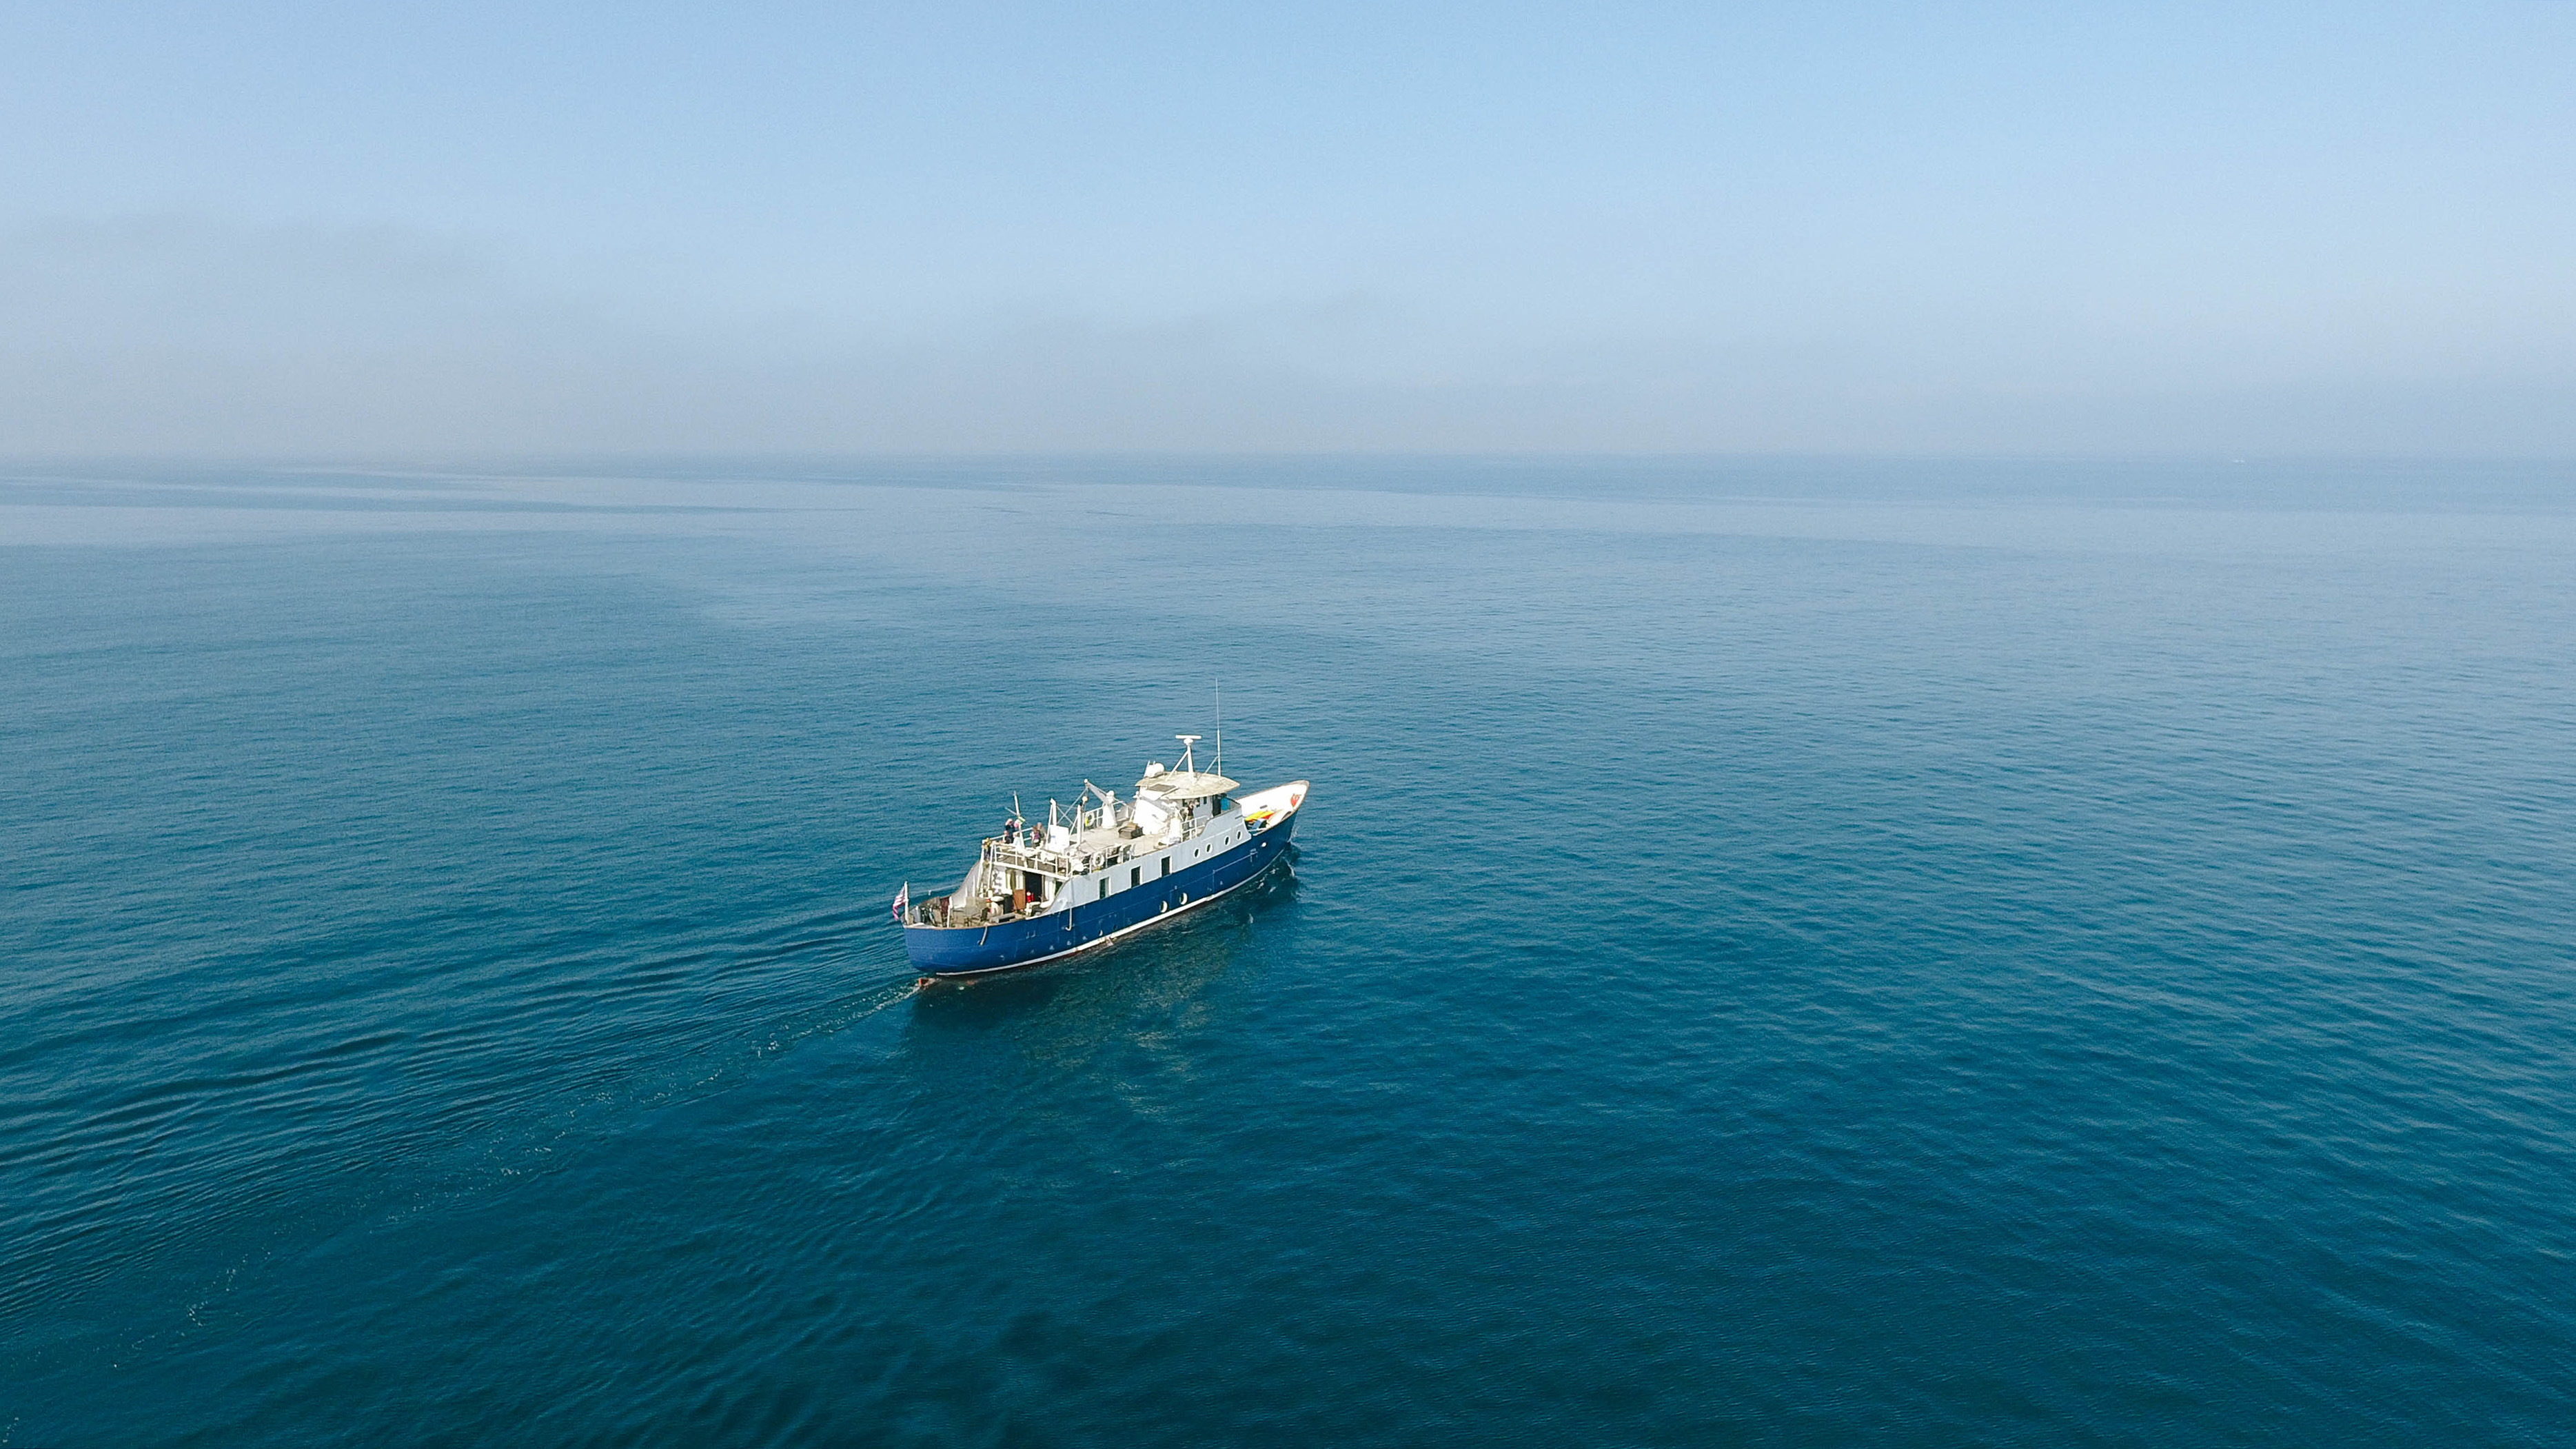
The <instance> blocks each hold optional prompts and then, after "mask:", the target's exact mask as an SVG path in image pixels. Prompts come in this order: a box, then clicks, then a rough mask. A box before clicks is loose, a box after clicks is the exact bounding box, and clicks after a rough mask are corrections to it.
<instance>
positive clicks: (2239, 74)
mask: <svg viewBox="0 0 2576 1449" xmlns="http://www.w3.org/2000/svg"><path fill="white" fill-rule="evenodd" d="M670 449H704V450H711V451H743V450H762V449H779V450H827V451H873V450H896V451H988V450H1021V449H1042V450H1056V449H1070V450H1088V449H1104V450H1160V449H1219V450H1274V449H1277V450H1309V449H1313V450H1377V449H1393V450H1441V451H1511V450H1576V451H1664V450H1692V451H1699V450H1707V451H1823V452H1839V451H1851V452H1879V453H1885V452H1931V453H1957V452H1971V453H1982V452H2002V453H2015V452H2048V453H2061V452H2062V453H2278V452H2308V453H2316V452H2325V453H2360V454H2385V453H2465V454H2487V455H2496V454H2503V455H2535V454H2536V455H2548V456H2562V457H2563V456H2576V4H2571V3H2566V0H2518V3H2502V4H2483V3H2476V0H2465V3H2452V4H2444V5H2439V6H2436V5H2430V4H2424V5H2412V6H2393V5H2373V4H2353V3H2345V4H2336V5H2323V4H2301V5H2290V4H2263V3H2259V0H2253V3H2249V0H2232V3H2227V4H2220V5H2208V6H2191V5H2183V4H2171V3H2166V4H2158V5H2154V6H2146V5H2124V6H2117V7H2112V6H2086V5H2069V4H2062V3H2061V4H2051V5H1945V6H1906V5H1897V4H1879V5H1869V6H1848V7H1838V6H1832V5H1806V6H1798V7H1794V8H1793V7H1785V6H1784V7H1766V8H1761V9H1756V8H1753V7H1741V8H1729V7H1722V6H1717V5H1672V6H1653V5H1626V6H1606V7H1605V6H1583V7H1576V6H1557V7H1528V6H1521V7H1512V6H1505V5H1493V4H1488V5H1475V6H1468V5H1456V6H1433V5H1403V6H1393V7H1390V6H1386V5H1382V4H1374V5H1364V6H1348V7H1340V6H1329V5H1318V4H1305V5H1298V6H1277V7H1269V8H1267V9H1265V10H1260V11H1254V10H1251V9H1248V8H1247V9H1245V10H1243V11H1242V12H1241V13H1231V12H1230V11H1229V8H1228V7H1222V6H1212V5H1208V4H1205V3H1201V4H1194V5H1115V6H1112V5H1098V6H1077V5H1058V6H1044V7H1041V6H1002V5H988V4H977V3H973V0H947V3H942V4H937V5H918V6H846V7H842V6H821V5H813V6H800V5H766V6H764V5H753V4H733V5H727V6H689V7H682V6H662V5H639V4H624V5H616V6H609V5H599V6H565V5H555V6H546V5H534V4H513V5H509V6H498V5H495V6H475V5H451V6H441V7H423V8H420V9H418V10H405V11H402V12H399V13H397V12H396V11H395V9H394V8H393V7H372V6H349V5H343V4H331V5H324V4H314V5H307V6H283V5H258V4H222V5H218V4H212V3H206V4H194V5H146V6H128V5H116V4H109V3H86V4H80V5H70V4H61V5H52V4H18V5H11V6H7V7H5V8H0V453H20V454H24V453H48V452H66V453H138V452H141V453H151V452H224V453H335V454H381V455H418V454H438V455H453V454H463V453H478V452H482V453H488V452H496V451H499V452H508V451H523V450H539V451H595V450H616V451H657V450H670Z"/></svg>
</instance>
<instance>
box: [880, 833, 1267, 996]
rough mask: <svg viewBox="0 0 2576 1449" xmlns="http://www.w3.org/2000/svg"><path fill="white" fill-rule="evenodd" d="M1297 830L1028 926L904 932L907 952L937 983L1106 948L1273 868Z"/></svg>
mask: <svg viewBox="0 0 2576 1449" xmlns="http://www.w3.org/2000/svg"><path fill="white" fill-rule="evenodd" d="M1296 828H1297V815H1296V812H1294V811H1291V812H1290V813H1289V814H1288V815H1286V816H1285V817H1284V818H1282V819H1281V820H1279V821H1278V822H1277V823H1276V824H1274V825H1272V826H1271V827H1270V828H1269V829H1267V830H1263V831H1259V832H1257V833H1255V834H1254V835H1253V837H1252V838H1251V839H1249V840H1246V841H1245V842H1244V843H1243V844H1241V845H1238V846H1236V847H1235V848H1234V849H1232V850H1229V851H1227V852H1226V853H1225V854H1223V855H1220V856H1218V857H1216V858H1215V859H1213V860H1203V861H1200V862H1199V863H1198V864H1196V865H1194V866H1191V867H1190V868H1189V869H1187V870H1179V871H1174V872H1173V873H1172V874H1170V875H1167V876H1164V877H1161V878H1160V879H1157V880H1152V881H1148V882H1146V883H1145V884H1144V885H1141V886H1138V887H1135V888H1134V889H1131V890H1123V891H1120V892H1118V893H1117V894H1115V895H1113V896H1111V897H1109V898H1108V899H1107V900H1101V901H1087V902H1083V903H1080V904H1077V905H1074V906H1072V907H1070V908H1069V909H1066V910H1061V911H1056V912H1052V913H1050V914H1048V915H1044V916H1040V917H1038V918H1037V919H1035V920H1028V921H1004V922H1002V923H1001V924H999V925H993V926H966V927H946V926H906V927H904V928H903V948H904V950H905V951H906V952H908V953H909V954H910V955H911V957H912V964H913V965H914V967H915V968H917V969H919V970H920V971H922V972H924V973H926V974H928V975H932V976H974V975H979V974H981V973H983V972H987V971H1009V970H1013V969H1015V968H1017V967H1021V966H1035V965H1038V964H1039V963H1041V962H1045V961H1053V960H1055V959H1057V958H1059V957H1063V956H1070V955H1072V954H1073V953H1075V952H1077V951H1086V950H1089V949H1091V948H1092V947H1094V946H1100V945H1105V944H1106V943H1108V942H1109V941H1110V940H1111V939H1112V938H1114V937H1118V936H1124V935H1126V934H1128V933H1130V932H1132V931H1137V930H1142V929H1143V928H1145V927H1147V926H1153V925H1159V924H1161V923H1162V922H1165V921H1169V920H1173V919H1175V918H1177V917H1179V916H1180V915H1181V914H1182V913H1183V912H1184V911H1194V910H1196V909H1198V908H1199V907H1201V906H1203V905H1206V904H1207V903H1208V902H1210V901H1212V900H1215V899H1216V898H1217V897H1219V896H1221V895H1224V894H1225V893H1226V892H1228V891H1230V890H1233V889H1234V888H1235V887H1237V886H1240V885H1243V884H1244V883H1246V882H1248V881H1250V880H1251V879H1252V878H1253V877H1255V876H1258V875H1260V874H1261V873H1262V872H1263V871H1265V870H1267V869H1269V868H1270V866H1271V864H1272V862H1274V861H1276V860H1278V859H1279V855H1280V853H1281V852H1282V851H1285V850H1286V849H1287V848H1288V836H1289V833H1290V832H1291V831H1293V830H1295V829H1296Z"/></svg>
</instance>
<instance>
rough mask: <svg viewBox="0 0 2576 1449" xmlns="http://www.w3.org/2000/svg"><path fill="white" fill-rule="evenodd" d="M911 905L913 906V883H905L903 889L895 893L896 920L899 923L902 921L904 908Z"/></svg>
mask: <svg viewBox="0 0 2576 1449" xmlns="http://www.w3.org/2000/svg"><path fill="white" fill-rule="evenodd" d="M910 904H912V882H910V881H905V882H904V883H903V889H901V890H899V891H896V892H895V893H894V918H895V919H896V920H898V921H900V920H902V919H903V908H904V907H905V906H908V905H910Z"/></svg>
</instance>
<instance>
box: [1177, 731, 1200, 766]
mask: <svg viewBox="0 0 2576 1449" xmlns="http://www.w3.org/2000/svg"><path fill="white" fill-rule="evenodd" d="M1172 738H1173V739H1176V740H1179V741H1180V742H1181V768H1182V769H1184V770H1191V771H1195V770H1197V769H1198V766H1197V765H1195V764H1193V763H1191V761H1190V748H1191V746H1193V745H1196V744H1197V743H1198V742H1199V737H1198V736H1197V735H1174V736H1172Z"/></svg>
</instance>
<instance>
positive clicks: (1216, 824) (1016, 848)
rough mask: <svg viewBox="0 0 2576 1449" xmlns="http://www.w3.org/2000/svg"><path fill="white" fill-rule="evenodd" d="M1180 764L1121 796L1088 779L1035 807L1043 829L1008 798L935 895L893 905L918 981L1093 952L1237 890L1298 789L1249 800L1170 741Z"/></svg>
mask: <svg viewBox="0 0 2576 1449" xmlns="http://www.w3.org/2000/svg"><path fill="white" fill-rule="evenodd" d="M1173 738H1174V739H1176V740H1178V741H1180V744H1181V757H1180V764H1179V765H1178V766H1177V767H1175V768H1171V769H1166V768H1165V767H1164V766H1163V764H1162V762H1161V761H1159V760H1157V761H1153V762H1150V763H1148V764H1147V765H1146V766H1145V773H1144V776H1143V777H1142V778H1141V779H1139V780H1137V782H1136V788H1135V789H1134V790H1133V791H1132V792H1131V793H1130V794H1129V797H1128V798H1127V799H1124V800H1121V799H1119V798H1118V793H1117V792H1116V791H1114V790H1105V789H1102V788H1101V787H1100V786H1098V785H1094V784H1092V783H1091V782H1090V781H1089V780H1085V781H1083V782H1082V791H1081V793H1080V794H1078V795H1077V796H1075V798H1074V802H1073V805H1072V806H1071V807H1070V808H1067V807H1063V806H1060V805H1058V804H1057V803H1056V802H1054V801H1052V800H1050V801H1048V802H1047V820H1046V825H1045V826H1044V827H1043V828H1040V827H1038V826H1037V825H1036V824H1035V822H1033V821H1029V820H1024V819H1022V818H1021V817H1020V814H1019V810H1018V804H1017V801H1016V800H1015V801H1014V802H1013V807H1012V814H1011V818H1010V819H1008V820H1006V821H1004V822H1003V825H1002V832H1001V833H1000V834H999V835H996V836H993V837H991V838H990V839H987V840H986V841H984V842H983V848H982V850H981V851H980V852H979V853H978V854H977V856H976V858H975V863H974V864H973V865H972V866H969V867H968V868H967V871H966V876H965V879H963V880H961V881H959V882H958V883H957V888H956V889H954V890H952V891H950V892H948V893H947V894H946V895H941V896H933V897H931V898H929V899H927V900H922V901H914V900H913V899H912V898H911V897H912V886H911V884H910V883H909V882H906V883H905V885H904V888H903V889H902V890H901V891H898V892H896V894H895V898H894V918H895V920H896V921H898V922H900V923H901V924H902V926H903V944H904V950H905V952H906V953H907V954H908V955H910V956H911V958H912V964H913V966H914V967H915V968H916V969H917V970H919V971H920V972H921V973H922V980H923V981H924V982H930V981H939V980H954V979H961V978H967V977H975V976H989V975H991V974H993V973H995V972H999V971H1017V970H1020V969H1022V968H1024V967H1029V966H1043V965H1045V964H1046V963H1048V962H1050V961H1061V960H1064V959H1066V958H1067V957H1071V956H1076V955H1080V954H1082V953H1083V952H1086V951H1095V950H1098V949H1100V948H1101V947H1104V946H1107V945H1108V944H1109V943H1111V942H1113V941H1116V940H1119V939H1121V938H1122V937H1126V936H1130V935H1133V934H1135V933H1136V932H1139V931H1144V930H1148V929H1151V928H1152V927H1155V926H1160V925H1166V924H1168V923H1170V922H1172V921H1175V920H1178V919H1179V918H1180V917H1182V916H1184V915H1186V914H1188V913H1189V912H1191V911H1195V910H1198V909H1199V908H1200V907H1202V906H1206V905H1209V904H1211V903H1213V902H1215V901H1218V900H1221V899H1223V898H1224V897H1225V896H1226V895H1227V894H1228V893H1230V892H1233V891H1237V890H1240V889H1242V888H1243V887H1244V886H1247V885H1250V884H1251V883H1252V882H1253V881H1255V880H1258V879H1260V878H1261V876H1262V874H1263V873H1264V872H1265V871H1267V870H1269V869H1270V868H1271V867H1272V866H1273V865H1276V864H1277V863H1278V862H1279V860H1280V859H1281V857H1283V856H1284V855H1285V854H1286V853H1287V850H1288V837H1289V835H1290V833H1291V832H1292V831H1294V830H1295V829H1296V826H1297V811H1298V810H1299V808H1300V807H1302V806H1303V805H1304V804H1305V803H1306V789H1307V782H1306V781H1304V780H1291V781H1289V782H1288V783H1287V784H1285V785H1273V786H1271V787H1270V788H1268V789H1266V790H1258V791H1255V792H1253V793H1251V794H1249V795H1238V794H1237V793H1236V792H1237V790H1239V789H1240V788H1241V787H1240V786H1239V785H1237V783H1236V782H1235V781H1232V780H1229V779H1227V778H1226V777H1225V776H1224V775H1223V774H1222V773H1220V771H1221V770H1222V768H1223V765H1224V759H1223V756H1222V755H1220V756H1219V757H1218V760H1217V765H1216V768H1212V769H1209V770H1201V769H1199V768H1198V766H1197V764H1196V758H1195V753H1194V752H1195V750H1196V748H1197V745H1198V740H1199V737H1198V736H1197V735H1175V736H1173Z"/></svg>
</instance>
